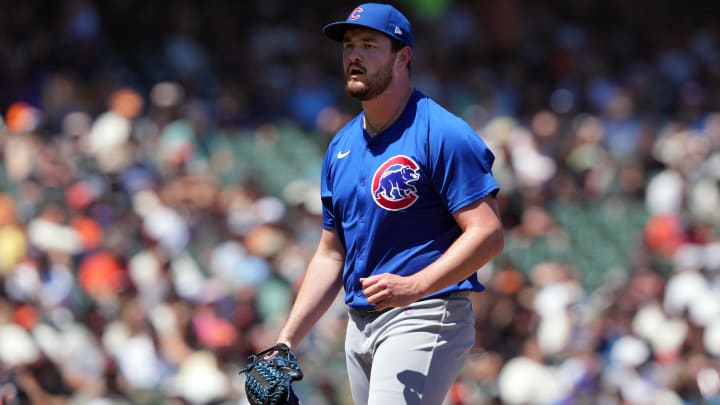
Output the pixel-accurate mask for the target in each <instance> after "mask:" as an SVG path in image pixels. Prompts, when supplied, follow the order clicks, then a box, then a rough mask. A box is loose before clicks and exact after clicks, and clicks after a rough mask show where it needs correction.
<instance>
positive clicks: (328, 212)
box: [320, 149, 335, 230]
mask: <svg viewBox="0 0 720 405" xmlns="http://www.w3.org/2000/svg"><path fill="white" fill-rule="evenodd" d="M329 151H330V149H328V152H326V153H325V159H323V164H322V175H321V176H320V198H321V200H322V226H323V228H324V229H328V230H332V229H335V214H334V212H333V209H332V208H333V207H332V195H333V193H332V173H331V167H330V162H331V160H330V159H329V156H330V152H329Z"/></svg>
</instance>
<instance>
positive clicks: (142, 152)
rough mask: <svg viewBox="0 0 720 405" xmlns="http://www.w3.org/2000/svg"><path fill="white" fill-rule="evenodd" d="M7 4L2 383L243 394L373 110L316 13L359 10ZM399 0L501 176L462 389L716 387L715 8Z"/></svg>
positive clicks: (328, 348)
mask: <svg viewBox="0 0 720 405" xmlns="http://www.w3.org/2000/svg"><path fill="white" fill-rule="evenodd" d="M0 4H1V5H2V7H1V8H0V9H2V10H3V11H2V12H1V13H0V112H1V113H2V120H0V152H1V154H0V399H1V400H0V402H2V401H4V402H2V403H3V404H6V403H7V404H16V403H20V404H25V403H31V402H32V401H34V403H37V404H65V403H67V404H93V405H97V404H126V403H127V404H131V403H132V404H168V403H173V404H182V403H192V404H231V403H232V404H234V403H243V395H242V378H241V377H239V376H237V375H236V372H237V370H238V369H239V368H240V367H241V366H242V365H244V364H245V359H246V357H247V355H248V354H250V353H252V352H255V351H257V350H259V349H261V348H264V347H266V346H268V345H269V344H271V343H272V339H273V338H274V336H275V333H276V332H277V328H278V326H279V322H281V320H282V318H283V316H284V314H285V313H286V311H287V310H288V308H289V305H290V303H291V301H292V299H293V294H294V292H295V289H296V287H297V286H298V283H299V280H300V276H301V274H302V271H303V269H304V266H305V264H306V262H307V260H308V258H309V256H310V255H311V254H312V250H313V248H314V245H315V243H316V240H317V237H318V233H319V229H320V221H319V206H318V203H319V202H318V199H317V194H318V191H317V182H318V178H319V166H320V159H321V157H322V152H323V150H324V146H325V145H326V143H327V141H328V140H329V139H330V138H331V137H332V135H333V133H334V131H335V130H336V129H337V128H339V127H340V126H341V125H342V124H343V123H344V122H345V121H346V120H347V119H348V118H349V117H351V116H352V115H354V114H356V113H357V112H358V111H359V110H358V108H359V106H358V105H357V103H356V102H355V101H354V100H351V99H349V98H348V97H347V96H345V95H344V94H343V92H342V88H341V83H340V57H339V47H338V46H336V44H334V43H332V42H331V41H328V40H327V39H325V38H324V37H323V36H322V34H321V32H320V28H321V27H322V25H323V24H324V23H326V22H328V21H333V20H336V19H338V18H341V17H342V16H344V15H346V13H347V12H348V11H349V10H350V9H351V8H352V7H353V6H354V5H355V3H350V2H347V1H341V2H323V1H317V0H311V1H305V2H301V3H289V2H283V1H279V0H262V1H257V0H254V1H245V2H225V1H212V0H209V1H206V2H193V1H133V0H108V1H95V2H93V1H87V0H70V1H64V2H54V1H42V0H27V1H22V2H12V3H11V2H7V1H2V2H0ZM397 5H398V6H399V7H400V8H401V9H402V10H404V11H405V12H406V13H407V15H408V16H409V17H410V19H411V21H412V22H413V27H414V31H415V36H416V38H417V40H416V42H417V47H416V49H415V53H414V62H413V77H414V80H415V83H416V86H417V87H418V88H420V89H421V90H423V91H424V92H426V93H427V94H428V95H430V96H432V97H434V98H435V99H437V100H438V101H439V102H440V103H441V104H443V105H445V106H446V107H447V108H448V109H450V110H451V111H453V112H454V113H456V114H458V115H460V116H462V117H464V118H465V119H466V120H468V122H470V123H471V124H472V125H473V126H474V127H475V128H476V129H477V131H478V134H479V135H480V136H482V137H483V139H485V141H486V142H487V143H488V144H489V145H490V146H491V147H492V149H493V150H494V151H495V153H496V155H497V162H496V169H495V174H496V176H497V178H498V181H499V182H500V184H501V187H502V192H501V194H500V202H501V206H502V215H503V220H504V224H505V226H506V250H505V252H504V253H503V254H502V256H501V257H499V258H498V259H496V260H495V261H494V262H493V263H492V264H490V265H488V266H487V267H486V268H484V269H482V270H481V271H480V275H481V278H482V279H483V280H484V281H485V283H486V284H487V286H488V290H487V291H486V292H485V293H483V294H479V295H477V296H476V297H475V298H474V299H475V301H476V302H475V310H476V312H477V336H478V337H477V344H476V347H475V349H474V350H473V354H472V357H471V360H470V361H469V362H468V364H467V367H466V369H465V370H464V371H463V373H462V376H461V378H460V379H459V380H458V382H457V384H456V385H455V386H454V387H453V391H452V392H451V395H450V397H449V399H448V403H449V404H489V403H501V402H502V403H558V404H559V403H602V404H621V403H627V404H645V403H647V404H659V403H663V404H674V403H719V402H720V376H719V370H720V367H719V364H720V243H719V242H718V231H719V229H720V209H719V207H720V37H719V36H718V34H719V32H718V31H719V30H720V26H719V25H718V19H719V17H718V16H720V13H718V12H717V7H715V6H713V2H700V1H689V2H688V1H685V2H680V1H650V0H636V1H595V0H582V1H560V0H556V1H521V0H485V1H460V0H455V1H453V0H421V1H410V0H406V1H404V2H397ZM343 328H344V312H343V306H342V304H341V303H340V302H338V303H337V305H334V306H333V308H332V309H331V311H330V312H329V313H328V315H327V316H325V317H324V318H323V320H322V322H321V323H320V324H319V325H318V327H317V328H316V329H315V331H314V332H313V334H312V335H311V336H310V337H309V338H308V339H307V341H306V342H304V343H303V345H302V346H300V347H299V348H298V351H299V354H300V356H301V364H302V365H303V368H304V369H305V372H306V376H307V377H306V380H304V382H303V383H301V384H300V385H299V389H300V395H301V397H302V398H303V399H304V400H305V401H306V402H307V403H311V404H319V405H322V404H333V405H334V404H348V403H350V401H349V395H348V392H347V386H346V383H345V375H344V364H343V359H342V336H343V332H344V329H343Z"/></svg>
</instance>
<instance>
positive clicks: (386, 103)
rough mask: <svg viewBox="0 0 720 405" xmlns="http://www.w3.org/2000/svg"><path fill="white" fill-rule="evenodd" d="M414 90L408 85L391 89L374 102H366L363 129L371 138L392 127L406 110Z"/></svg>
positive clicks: (364, 103) (363, 104)
mask: <svg viewBox="0 0 720 405" xmlns="http://www.w3.org/2000/svg"><path fill="white" fill-rule="evenodd" d="M412 91H413V88H412V86H411V85H410V84H409V83H407V84H406V85H403V86H396V87H390V88H388V89H387V91H385V92H384V93H383V94H380V95H379V96H377V97H375V98H374V99H372V100H368V101H364V102H363V103H362V107H363V112H364V114H363V128H364V129H365V131H366V132H367V133H368V134H369V135H370V136H375V135H377V134H379V133H380V132H383V131H384V130H386V129H387V128H388V127H389V126H390V125H392V124H393V123H394V122H395V121H396V120H397V119H398V117H400V114H401V113H402V111H403V110H404V109H405V105H406V104H407V101H408V99H410V95H411V94H412Z"/></svg>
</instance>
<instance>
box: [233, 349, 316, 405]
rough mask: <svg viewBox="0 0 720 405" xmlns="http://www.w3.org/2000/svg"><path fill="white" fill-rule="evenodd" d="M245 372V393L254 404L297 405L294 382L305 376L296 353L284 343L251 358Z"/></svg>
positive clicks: (241, 372) (243, 371)
mask: <svg viewBox="0 0 720 405" xmlns="http://www.w3.org/2000/svg"><path fill="white" fill-rule="evenodd" d="M249 359H250V364H248V365H247V367H245V368H244V369H243V370H242V371H240V374H243V373H245V393H246V394H247V398H248V401H250V404H251V405H297V404H299V403H300V402H299V401H298V398H297V395H295V392H293V388H292V385H291V384H292V382H293V381H298V380H301V379H302V378H303V372H302V370H301V369H300V366H299V365H298V362H297V357H295V353H293V352H292V350H290V348H289V347H288V346H287V345H285V344H284V343H278V344H276V345H275V346H273V347H270V348H269V349H266V350H263V351H261V352H259V353H256V354H253V355H252V356H250V357H249Z"/></svg>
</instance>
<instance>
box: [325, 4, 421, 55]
mask: <svg viewBox="0 0 720 405" xmlns="http://www.w3.org/2000/svg"><path fill="white" fill-rule="evenodd" d="M357 27H363V28H370V29H373V30H375V31H379V32H382V33H383V34H385V35H387V36H389V37H391V38H395V39H397V40H398V41H400V42H402V43H403V44H405V45H407V46H409V47H411V48H412V47H413V35H412V29H411V28H410V21H408V19H407V18H405V16H404V15H403V14H402V13H401V12H400V11H398V10H397V9H396V8H395V7H393V6H391V5H389V4H380V3H365V4H361V5H359V6H357V7H355V8H354V9H353V10H352V11H351V12H350V14H348V16H347V18H346V19H345V21H338V22H334V23H330V24H328V25H326V26H325V27H323V33H325V35H327V36H328V37H330V38H332V39H334V40H336V41H342V40H343V34H345V31H347V30H348V29H350V28H357Z"/></svg>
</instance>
